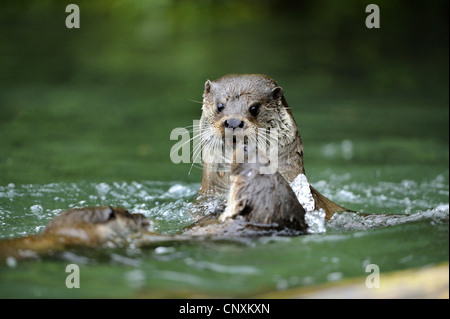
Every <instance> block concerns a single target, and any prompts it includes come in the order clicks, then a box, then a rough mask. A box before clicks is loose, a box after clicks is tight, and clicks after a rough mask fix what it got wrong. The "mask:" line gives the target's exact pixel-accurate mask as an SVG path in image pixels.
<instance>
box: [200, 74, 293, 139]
mask: <svg viewBox="0 0 450 319" xmlns="http://www.w3.org/2000/svg"><path fill="white" fill-rule="evenodd" d="M202 111H203V114H202V118H201V129H202V132H207V133H205V134H207V136H208V137H210V139H215V140H216V143H217V141H218V140H223V139H224V138H225V132H226V130H227V129H229V130H230V131H239V130H241V131H243V132H244V134H245V136H246V137H248V138H249V139H250V140H251V139H257V138H258V137H260V138H263V136H262V134H261V135H259V136H258V129H266V130H270V129H272V130H276V131H277V133H279V134H281V133H283V131H294V132H296V125H295V122H293V121H292V115H291V113H290V110H289V108H288V106H287V103H286V101H285V99H284V96H283V89H282V88H281V87H279V86H278V85H277V83H276V82H275V81H274V80H272V79H271V78H269V77H267V76H265V75H262V74H242V75H241V74H230V75H226V76H223V77H221V78H219V79H217V80H215V81H210V80H207V81H206V83H205V90H204V93H203V107H202ZM260 133H261V132H260ZM284 135H286V134H284ZM285 139H286V138H283V140H282V142H290V141H288V140H285ZM293 139H294V136H292V138H291V140H293ZM211 145H214V142H211Z"/></svg>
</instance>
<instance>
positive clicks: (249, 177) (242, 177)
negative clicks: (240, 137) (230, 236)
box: [219, 146, 307, 233]
mask: <svg viewBox="0 0 450 319" xmlns="http://www.w3.org/2000/svg"><path fill="white" fill-rule="evenodd" d="M239 153H244V154H241V158H242V159H243V162H242V163H239V162H237V161H236V157H238V156H236V154H237V155H239ZM234 158H235V161H234V162H233V164H231V178H230V181H231V187H230V192H229V195H228V199H227V207H226V209H225V211H224V212H223V213H222V214H221V215H220V217H219V220H220V221H222V222H223V221H225V220H226V219H227V218H235V217H237V216H241V217H243V218H244V219H245V220H246V221H249V222H252V223H258V224H263V225H275V227H277V228H278V229H285V228H288V229H293V230H299V231H302V232H304V233H306V230H307V225H306V223H305V209H304V208H303V206H302V205H301V204H300V203H299V201H298V199H297V196H296V195H295V193H294V191H293V190H292V189H291V187H290V185H289V183H288V182H287V181H286V179H285V178H284V177H283V176H281V174H280V173H278V172H274V173H270V174H264V172H261V168H263V167H266V166H267V165H269V158H268V157H267V156H266V155H265V153H264V152H261V151H259V152H258V151H257V150H256V147H254V146H245V147H237V149H236V151H235V156H234Z"/></svg>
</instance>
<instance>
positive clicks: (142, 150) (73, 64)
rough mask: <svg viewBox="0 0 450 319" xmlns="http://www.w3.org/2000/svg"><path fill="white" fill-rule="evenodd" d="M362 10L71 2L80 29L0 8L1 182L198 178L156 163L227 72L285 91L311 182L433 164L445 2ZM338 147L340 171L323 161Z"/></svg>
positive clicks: (442, 140)
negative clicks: (345, 153)
mask: <svg viewBox="0 0 450 319" xmlns="http://www.w3.org/2000/svg"><path fill="white" fill-rule="evenodd" d="M371 2H373V1H356V0H346V1H334V0H328V1H326V0H321V1H298V2H296V4H295V5H293V4H292V3H291V2H290V1H268V0H265V1H261V0H258V1H256V0H255V1H248V0H247V1H206V0H200V1H199V0H196V1H194V0H192V1H169V0H166V1H164V0H159V1H142V0H141V1H119V0H107V1H106V0H104V1H97V0H96V1H76V3H77V4H78V5H79V7H80V11H81V16H80V18H81V19H80V22H81V28H80V29H67V28H66V26H65V19H66V17H67V15H68V13H66V12H65V7H66V5H67V4H69V3H66V2H64V1H56V0H54V1H51V0H49V1H2V3H1V5H0V70H1V72H0V184H3V185H6V184H8V183H17V184H22V183H47V182H59V181H80V180H95V181H99V180H106V181H117V180H125V181H131V180H179V179H182V180H186V181H198V180H199V179H200V176H201V171H200V170H199V169H193V170H192V173H191V175H188V171H189V168H190V165H188V164H185V165H175V164H173V163H172V162H171V161H170V158H169V152H170V148H171V147H172V145H173V144H174V143H175V142H174V141H170V140H169V135H170V132H171V130H172V129H173V128H175V127H186V126H189V125H192V120H193V119H198V118H199V117H200V114H201V110H200V104H198V103H196V102H193V101H201V98H202V97H201V95H202V90H203V84H204V81H205V80H206V79H215V78H217V77H220V76H222V75H224V74H227V73H265V74H267V75H269V76H271V77H272V78H274V79H275V80H277V81H278V83H279V85H281V86H282V87H283V88H284V90H285V94H286V98H287V100H288V103H289V104H290V106H291V107H292V109H293V112H294V116H295V118H296V120H297V123H298V125H299V126H300V132H301V134H302V137H303V139H304V144H305V165H306V169H307V172H308V173H309V175H310V178H314V176H315V175H314V174H315V172H316V171H323V170H324V169H326V168H332V169H339V168H342V169H344V170H345V169H347V168H346V167H347V166H349V165H351V166H352V167H359V166H364V165H374V166H376V165H390V164H393V165H399V166H400V167H402V166H403V165H408V164H413V163H417V162H418V161H420V163H421V165H422V166H433V165H436V164H438V165H447V166H448V140H449V135H448V1H398V0H396V1H377V4H378V5H379V7H380V12H381V17H380V18H381V28H380V29H367V28H366V26H365V19H366V17H367V15H368V13H366V12H365V7H366V5H367V4H369V3H371ZM345 139H349V140H351V141H352V142H353V143H354V146H355V152H354V156H353V158H352V160H351V161H350V162H348V161H347V162H346V161H343V160H342V158H337V159H335V160H333V159H332V158H331V159H330V158H325V159H324V158H323V155H322V153H321V151H320V150H321V148H322V147H323V146H324V144H327V143H334V142H336V143H340V142H341V141H342V140H345ZM411 142H412V143H411ZM372 144H373V145H375V146H376V148H375V149H374V148H373V145H372ZM311 174H313V175H312V177H311Z"/></svg>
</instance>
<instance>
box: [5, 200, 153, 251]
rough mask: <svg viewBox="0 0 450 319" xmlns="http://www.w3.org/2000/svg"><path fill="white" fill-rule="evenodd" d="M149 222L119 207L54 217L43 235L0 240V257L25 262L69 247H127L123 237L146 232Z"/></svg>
mask: <svg viewBox="0 0 450 319" xmlns="http://www.w3.org/2000/svg"><path fill="white" fill-rule="evenodd" d="M149 225H150V223H149V220H148V219H147V218H146V217H145V216H144V215H142V214H131V213H129V212H128V211H127V210H126V209H124V208H121V207H111V206H107V207H86V208H75V209H71V210H67V211H65V212H63V213H61V214H60V215H57V216H56V217H54V218H53V219H52V220H51V221H50V222H49V223H48V224H47V226H46V227H45V229H44V231H43V232H42V234H35V235H29V236H26V237H21V238H14V239H4V240H0V256H2V257H7V256H11V257H16V258H27V257H36V256H37V255H40V254H45V253H48V252H50V251H62V250H64V249H66V248H67V247H71V246H100V245H103V244H112V245H116V244H121V243H126V236H127V235H129V234H132V233H134V232H137V231H140V230H146V229H147V228H148V226H149Z"/></svg>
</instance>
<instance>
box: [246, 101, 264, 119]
mask: <svg viewBox="0 0 450 319" xmlns="http://www.w3.org/2000/svg"><path fill="white" fill-rule="evenodd" d="M260 107H261V103H255V104H252V105H251V106H250V108H249V109H248V111H249V112H250V114H251V115H253V116H257V115H258V113H259V108H260Z"/></svg>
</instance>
